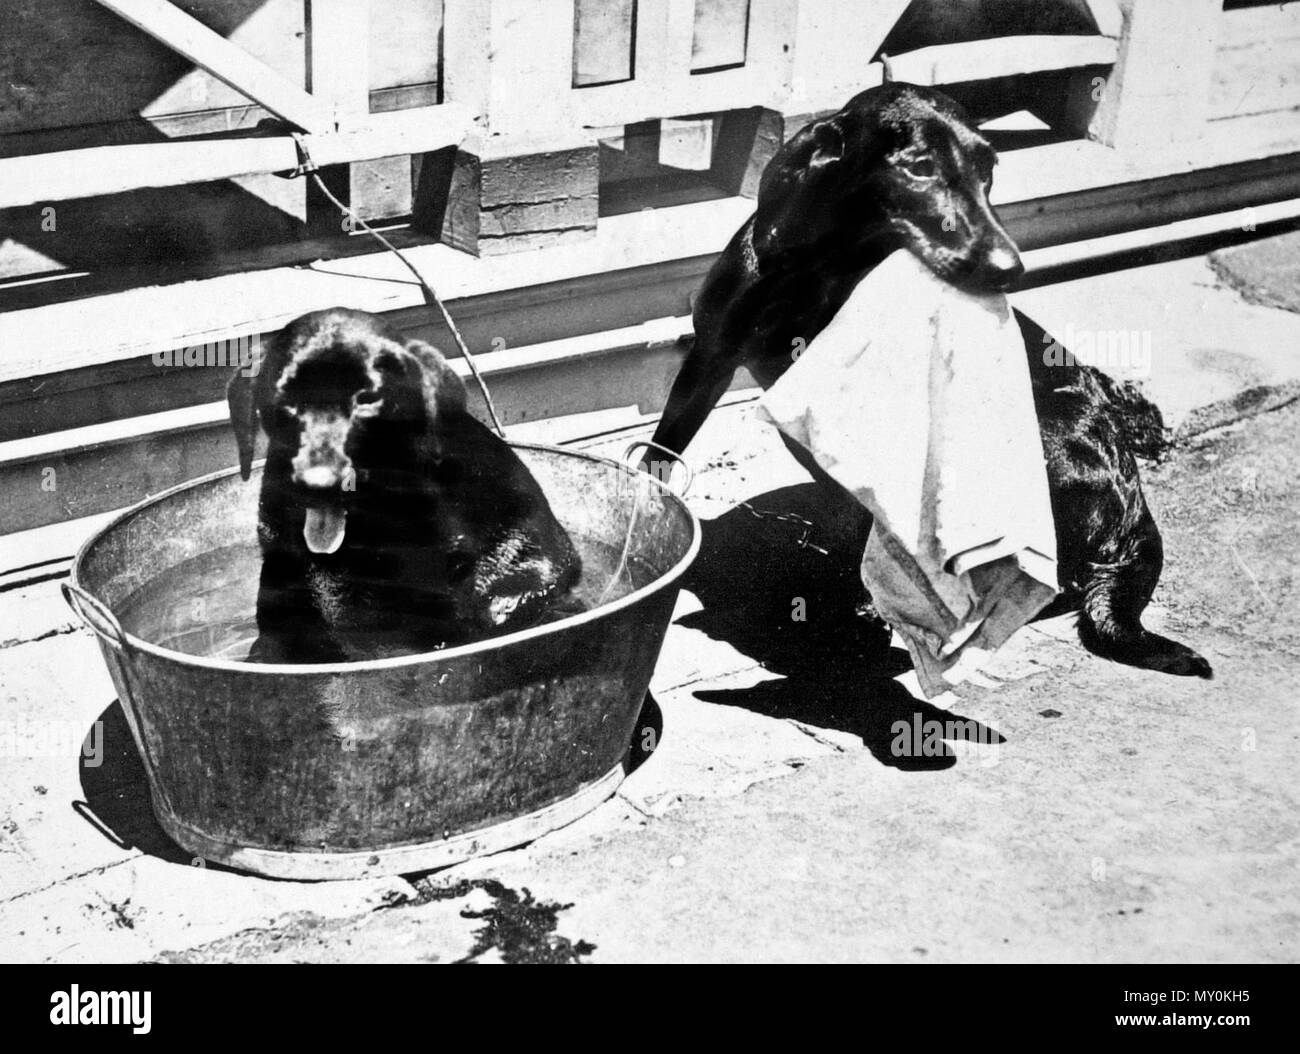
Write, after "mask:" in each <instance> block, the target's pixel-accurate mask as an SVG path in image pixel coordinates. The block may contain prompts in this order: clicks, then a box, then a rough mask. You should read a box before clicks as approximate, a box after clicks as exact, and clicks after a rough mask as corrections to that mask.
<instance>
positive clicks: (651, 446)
mask: <svg viewBox="0 0 1300 1054" xmlns="http://www.w3.org/2000/svg"><path fill="white" fill-rule="evenodd" d="M637 450H654V451H657V452H658V453H660V454H663V455H664V456H666V457H667V458H668V459H669V460H670V461H675V462H676V463H677V464H679V465H681V466H682V472H683V474H684V475H685V477H686V478H685V479H684V480H683V481H682V489H681V490H680V491H678V490H674V489H673V488H672V487H671V486H669V483H668V480H666V479H659V477H658V475H656V474H655V473H653V472H647V473H646V475H648V476H654V478H655V479H659V482H660V483H662V484H663V485H664V486H665V487H668V489H669V490H672V491H673V493H674V494H676V495H677V496H678V497H679V498H680V497H683V496H684V495H685V494H686V492H687V491H688V490H690V489H691V484H692V483H694V482H695V472H694V471H693V470H692V469H691V466H690V463H689V462H688V461H687V460H686V459H685V458H684V457H682V455H681V454H679V453H677V452H676V451H675V450H669V449H668V448H667V447H666V446H662V445H661V444H659V443H656V442H655V441H654V440H653V439H638V440H636V441H635V442H633V443H630V444H629V445H628V448H627V449H626V450H624V451H623V460H624V461H626V462H629V463H631V462H632V454H633V453H634V452H635V451H637ZM641 471H643V472H644V471H645V470H644V469H641Z"/></svg>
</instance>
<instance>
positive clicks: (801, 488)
mask: <svg viewBox="0 0 1300 1054" xmlns="http://www.w3.org/2000/svg"><path fill="white" fill-rule="evenodd" d="M748 505H749V506H751V507H750V508H747V507H746V506H744V505H741V506H737V507H736V508H734V509H732V510H730V511H729V512H727V513H724V514H723V515H722V516H719V517H717V518H716V519H713V520H707V521H705V523H704V538H703V544H702V546H701V549H700V555H699V558H698V559H697V560H696V562H695V565H694V567H693V568H692V569H691V572H690V574H689V575H688V578H687V581H686V583H685V587H686V588H687V589H689V590H690V591H691V592H693V593H694V594H695V595H696V596H697V597H698V598H699V600H700V603H701V604H702V605H703V610H701V611H698V612H694V613H692V614H690V615H687V616H685V617H684V618H682V619H681V620H680V623H681V625H684V626H687V627H689V628H692V629H697V630H700V631H701V632H703V633H705V634H706V635H707V636H709V637H711V638H713V639H714V640H720V641H725V642H727V643H728V644H730V645H731V646H732V647H734V648H735V649H736V650H737V651H739V652H741V654H743V655H746V656H748V657H750V658H752V659H754V660H756V661H757V662H759V663H761V664H762V665H763V666H764V668H765V669H767V670H769V671H770V672H772V673H774V674H778V675H779V678H778V679H775V680H769V681H763V682H761V683H760V684H756V685H754V686H752V687H749V688H726V689H716V690H704V691H697V692H696V693H695V695H696V697H697V698H698V699H701V700H703V701H705V702H709V703H719V704H722V705H724V706H739V707H742V708H744V709H746V710H750V711H753V712H754V713H758V714H763V715H764V716H767V717H778V718H789V719H793V720H796V721H800V722H803V723H804V724H808V725H812V726H814V727H817V728H825V729H834V730H836V731H841V732H848V733H851V734H853V735H857V736H861V738H862V741H863V743H864V744H865V745H866V747H867V749H868V750H870V751H871V753H872V754H873V755H874V756H875V757H876V758H877V759H878V760H879V761H880V762H881V763H882V764H885V765H889V766H891V767H894V768H900V769H905V770H916V771H924V770H934V769H945V768H950V767H951V766H953V765H954V764H955V763H956V757H955V755H954V754H953V752H952V751H951V750H949V749H948V748H947V747H944V748H943V750H942V751H941V752H937V753H936V752H929V753H923V752H919V751H913V752H911V753H900V752H899V751H898V750H897V749H895V748H894V747H893V744H894V743H895V740H896V738H897V736H898V734H899V733H898V730H897V729H896V728H895V726H896V724H897V723H898V722H904V724H905V725H906V726H907V727H908V728H911V727H914V723H915V722H917V721H920V722H922V723H924V722H927V721H932V720H933V721H940V722H952V721H956V722H959V723H960V724H961V726H962V727H963V728H965V729H968V730H969V734H970V735H972V736H976V737H979V738H980V739H981V741H982V742H984V743H1000V742H1002V737H1001V736H1000V735H999V734H998V733H997V732H995V731H993V730H991V729H988V728H986V727H984V726H983V725H980V724H979V723H978V722H975V721H971V720H970V719H968V718H964V717H961V716H960V715H958V714H953V713H951V712H949V711H946V710H941V709H939V708H938V707H935V706H931V705H930V704H929V703H926V702H923V701H921V700H918V699H915V698H913V697H912V695H911V694H910V693H909V692H908V691H907V689H905V688H904V687H903V686H902V685H901V684H899V683H898V682H897V681H895V680H894V679H893V678H894V677H895V676H896V675H897V674H899V673H902V672H904V671H906V670H908V669H910V668H911V662H910V660H909V659H908V657H907V653H906V652H905V651H903V650H901V649H898V648H891V647H890V644H889V637H890V634H889V629H888V627H887V626H886V625H885V624H884V623H883V622H882V621H881V620H880V618H879V617H878V616H877V615H876V614H875V612H874V611H873V610H872V609H871V607H870V603H869V598H868V596H867V594H866V591H865V590H864V589H863V587H862V583H861V580H860V579H859V577H858V558H857V557H849V556H847V555H845V554H852V553H858V554H860V553H861V552H862V550H863V548H864V547H865V545H866V537H867V532H868V531H869V530H870V519H869V517H867V515H866V513H865V512H863V511H861V510H857V511H856V512H855V511H853V510H850V509H848V508H844V509H841V508H839V507H838V505H837V504H835V503H830V502H828V501H827V500H826V495H825V492H824V491H822V490H820V489H819V488H818V487H817V486H816V485H815V484H811V483H808V484H800V485H798V486H792V487H783V488H781V489H779V490H774V491H769V492H768V493H766V494H761V495H759V496H758V497H756V498H753V499H752V500H751V501H750V502H749V503H748ZM778 517H779V518H778Z"/></svg>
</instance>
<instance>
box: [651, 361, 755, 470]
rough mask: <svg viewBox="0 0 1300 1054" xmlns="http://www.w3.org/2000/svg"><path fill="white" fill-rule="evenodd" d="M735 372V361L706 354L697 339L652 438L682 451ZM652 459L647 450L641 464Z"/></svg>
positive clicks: (678, 375) (683, 364)
mask: <svg viewBox="0 0 1300 1054" xmlns="http://www.w3.org/2000/svg"><path fill="white" fill-rule="evenodd" d="M735 375H736V364H735V363H734V362H728V361H726V360H725V359H723V357H722V356H720V355H717V354H709V353H708V351H707V350H706V348H705V346H703V345H701V344H700V343H699V342H697V343H696V344H695V346H694V347H693V348H692V349H691V350H690V351H689V352H688V353H687V355H686V361H685V362H683V363H682V368H681V372H679V373H678V374H677V379H676V380H675V381H673V387H672V390H671V391H670V392H669V393H668V403H667V405H666V406H665V407H664V412H663V414H662V416H661V417H660V418H659V426H658V427H657V428H656V429H655V434H654V441H655V442H656V443H657V444H658V445H659V446H662V447H667V448H668V449H669V450H671V451H672V452H673V453H675V454H680V453H682V451H684V450H685V449H686V447H687V445H688V444H689V443H690V441H691V440H692V439H694V438H695V433H696V432H698V431H699V430H700V426H701V425H702V424H704V420H705V418H707V417H708V416H709V414H710V413H711V412H712V410H713V408H714V407H715V406H717V405H718V400H719V399H721V398H722V395H723V393H724V392H725V391H726V390H727V387H728V386H729V385H730V384H731V379H732V378H733V377H734V376H735ZM653 461H654V451H653V450H650V451H648V452H647V453H646V455H645V457H644V458H643V459H642V463H643V464H645V463H647V462H653Z"/></svg>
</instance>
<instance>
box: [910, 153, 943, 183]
mask: <svg viewBox="0 0 1300 1054" xmlns="http://www.w3.org/2000/svg"><path fill="white" fill-rule="evenodd" d="M903 171H904V172H906V173H907V174H908V175H909V176H911V177H912V178H913V179H934V177H935V176H937V175H938V174H939V166H938V165H936V164H935V163H934V162H933V161H931V160H930V159H929V158H928V157H919V158H917V159H916V160H915V161H905V162H903Z"/></svg>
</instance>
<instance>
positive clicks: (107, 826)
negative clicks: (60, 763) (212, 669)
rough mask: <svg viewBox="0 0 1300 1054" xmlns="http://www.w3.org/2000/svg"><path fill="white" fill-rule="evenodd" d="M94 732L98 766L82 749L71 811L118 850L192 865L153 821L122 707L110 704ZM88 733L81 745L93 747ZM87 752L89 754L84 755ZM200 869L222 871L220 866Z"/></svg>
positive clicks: (189, 855)
mask: <svg viewBox="0 0 1300 1054" xmlns="http://www.w3.org/2000/svg"><path fill="white" fill-rule="evenodd" d="M96 724H97V725H98V728H99V746H100V752H99V764H95V763H94V762H95V757H94V756H93V752H89V751H87V749H85V748H83V750H82V754H81V758H80V759H79V760H78V765H79V767H80V770H81V792H82V794H83V795H84V797H85V800H84V801H79V802H73V803H72V807H73V809H74V810H75V811H76V813H77V814H78V815H79V816H80V817H81V818H82V819H83V820H85V821H86V822H87V823H89V824H90V825H91V826H92V827H94V828H95V829H96V830H97V831H99V832H100V834H102V835H103V836H104V837H105V838H107V839H108V840H109V841H111V842H112V843H113V844H114V845H117V846H119V847H120V848H122V849H139V850H140V852H142V853H147V854H148V855H149V856H156V857H158V858H159V859H161V860H166V861H167V862H168V863H171V864H193V863H194V854H193V853H191V852H189V851H188V850H185V849H182V848H181V847H180V846H179V845H177V844H176V843H175V842H174V841H172V840H171V838H169V837H168V836H167V834H166V832H164V831H163V829H162V827H161V825H160V824H159V823H158V819H157V817H155V816H154V813H153V805H152V804H151V803H150V800H149V778H148V776H146V775H145V769H144V762H142V761H141V760H140V754H139V752H138V751H137V750H136V746H135V740H134V739H133V738H132V736H131V729H130V726H128V725H127V723H126V715H125V714H123V712H122V705H121V704H120V703H119V702H117V701H114V702H113V703H112V705H110V706H109V707H108V708H107V709H106V710H105V711H104V712H103V713H102V714H100V715H99V718H98V720H97V722H96ZM93 736H94V732H93V730H92V732H91V733H89V734H88V735H87V740H86V741H87V743H88V744H90V745H91V746H93V745H94V740H93V738H92V737H93ZM88 753H91V756H87V755H88ZM204 866H205V867H211V868H216V869H217V870H222V871H226V870H229V868H225V867H223V866H222V865H220V864H214V863H211V862H210V861H205V862H204Z"/></svg>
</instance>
